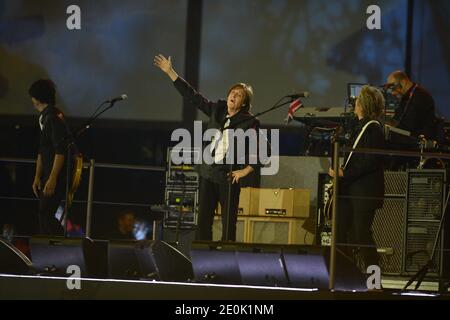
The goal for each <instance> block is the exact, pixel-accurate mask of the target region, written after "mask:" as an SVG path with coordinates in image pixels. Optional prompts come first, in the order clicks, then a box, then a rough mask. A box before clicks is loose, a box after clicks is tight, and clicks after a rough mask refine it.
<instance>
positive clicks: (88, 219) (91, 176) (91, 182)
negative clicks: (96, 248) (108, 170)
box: [86, 159, 95, 238]
mask: <svg viewBox="0 0 450 320" xmlns="http://www.w3.org/2000/svg"><path fill="white" fill-rule="evenodd" d="M94 170H95V160H94V159H91V161H90V165H89V188H88V200H87V211H86V237H88V238H89V237H90V236H91V224H92V203H93V201H94Z"/></svg>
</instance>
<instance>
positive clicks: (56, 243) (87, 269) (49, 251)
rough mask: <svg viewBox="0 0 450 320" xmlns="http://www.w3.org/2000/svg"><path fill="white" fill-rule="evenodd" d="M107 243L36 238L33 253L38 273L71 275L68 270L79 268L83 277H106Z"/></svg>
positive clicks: (32, 241) (32, 256)
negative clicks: (71, 267) (70, 267)
mask: <svg viewBox="0 0 450 320" xmlns="http://www.w3.org/2000/svg"><path fill="white" fill-rule="evenodd" d="M106 250H107V244H105V243H103V242H101V241H97V240H95V241H94V240H91V239H89V238H63V237H50V238H49V237H44V236H38V237H32V238H31V241H30V252H31V260H32V262H33V267H34V269H35V271H36V273H38V274H43V275H51V276H67V275H68V274H67V267H68V266H71V265H76V266H78V267H79V268H80V271H81V277H104V276H105V275H106V270H107V261H106V256H107V255H106Z"/></svg>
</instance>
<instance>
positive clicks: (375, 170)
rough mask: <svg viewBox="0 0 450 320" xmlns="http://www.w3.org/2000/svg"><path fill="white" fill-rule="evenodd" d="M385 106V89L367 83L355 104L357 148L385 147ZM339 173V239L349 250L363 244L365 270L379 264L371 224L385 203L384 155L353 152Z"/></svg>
mask: <svg viewBox="0 0 450 320" xmlns="http://www.w3.org/2000/svg"><path fill="white" fill-rule="evenodd" d="M383 109H384V98H383V95H382V93H381V92H380V91H379V90H378V89H376V88H374V87H370V86H364V87H363V88H362V90H361V93H360V95H359V96H358V98H357V100H356V105H355V111H354V112H355V115H356V116H357V118H358V124H357V127H356V130H355V131H354V134H353V136H352V143H351V146H352V147H353V148H355V149H359V148H371V149H382V148H383V147H384V135H383V130H382V126H381V124H380V122H378V119H379V118H380V116H381V115H382V112H383ZM329 175H330V176H331V177H334V176H335V172H334V171H333V170H332V169H330V170H329ZM339 177H340V189H339V190H340V192H339V197H340V198H339V211H338V223H337V228H338V229H337V233H336V236H337V243H338V244H342V245H343V246H340V248H342V249H343V250H344V251H345V252H353V253H355V250H349V249H354V248H357V247H358V246H359V253H360V254H359V255H358V256H359V257H361V258H362V262H363V266H362V267H363V268H364V270H365V268H367V266H369V265H378V264H379V256H378V254H377V251H376V247H375V243H374V240H373V236H372V231H371V226H372V222H373V219H374V217H375V210H376V209H378V208H381V207H382V205H383V196H384V169H383V157H382V156H380V155H376V154H369V153H350V154H349V155H347V157H346V158H345V160H344V165H343V167H342V168H341V169H340V170H339ZM346 244H347V245H346ZM348 244H350V245H351V246H348ZM355 245H356V246H355ZM359 262H361V261H359Z"/></svg>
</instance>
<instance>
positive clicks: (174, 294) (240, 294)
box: [0, 274, 450, 301]
mask: <svg viewBox="0 0 450 320" xmlns="http://www.w3.org/2000/svg"><path fill="white" fill-rule="evenodd" d="M68 280H69V281H70V282H71V283H73V280H74V279H73V278H59V277H41V276H16V275H6V274H0V299H83V300H84V299H89V300H90V299H128V300H129V299H131V300H146V299H148V300H266V301H268V300H349V299H350V300H409V299H429V300H437V299H446V300H447V299H448V300H450V293H446V294H437V288H438V285H437V283H433V282H424V283H423V284H422V286H421V288H420V292H415V293H414V294H411V293H410V294H407V295H404V294H400V290H401V288H402V287H403V286H404V284H405V283H406V281H407V279H395V278H390V279H384V280H383V282H382V283H383V288H384V289H383V290H382V291H370V292H332V291H329V290H317V289H299V288H281V287H259V286H244V285H215V284H204V283H177V282H160V281H132V280H114V279H89V278H83V279H81V282H80V287H81V288H80V289H73V290H69V289H68V286H67V283H68Z"/></svg>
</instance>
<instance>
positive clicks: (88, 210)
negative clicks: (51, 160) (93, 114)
mask: <svg viewBox="0 0 450 320" xmlns="http://www.w3.org/2000/svg"><path fill="white" fill-rule="evenodd" d="M0 163H11V164H35V163H36V160H33V159H23V158H0ZM95 168H107V169H123V170H136V171H153V172H155V171H156V172H165V171H166V168H165V167H162V166H143V165H125V164H113V163H96V162H95V160H94V159H91V160H90V161H89V162H84V163H83V169H89V180H88V191H87V201H80V200H74V201H73V203H86V204H87V208H86V232H85V235H86V237H90V236H91V233H92V209H93V205H94V204H102V205H104V204H106V205H130V206H146V207H148V206H149V205H148V204H143V203H124V202H108V201H94V180H95V179H94V178H95ZM3 198H4V199H5V198H6V199H10V200H21V201H37V199H34V198H23V197H3Z"/></svg>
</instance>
